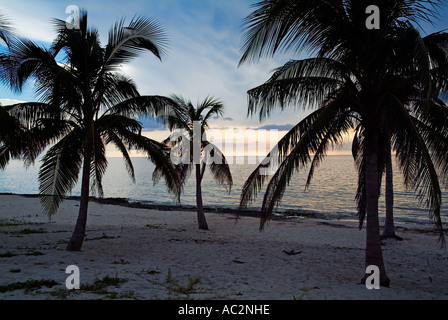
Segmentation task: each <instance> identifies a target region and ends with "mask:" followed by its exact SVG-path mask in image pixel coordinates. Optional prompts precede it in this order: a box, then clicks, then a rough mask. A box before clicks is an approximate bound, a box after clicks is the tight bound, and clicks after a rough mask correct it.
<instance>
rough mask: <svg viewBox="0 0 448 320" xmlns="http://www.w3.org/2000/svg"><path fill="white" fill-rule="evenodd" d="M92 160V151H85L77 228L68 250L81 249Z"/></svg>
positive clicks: (84, 230)
mask: <svg viewBox="0 0 448 320" xmlns="http://www.w3.org/2000/svg"><path fill="white" fill-rule="evenodd" d="M90 160H91V152H90V150H87V151H85V152H84V164H83V169H82V183H81V200H80V204H79V213H78V220H77V221H76V226H75V230H74V231H73V234H72V237H71V239H70V241H69V243H68V245H67V250H68V251H81V247H82V244H83V242H84V237H85V234H86V226H87V210H88V207H89V194H90Z"/></svg>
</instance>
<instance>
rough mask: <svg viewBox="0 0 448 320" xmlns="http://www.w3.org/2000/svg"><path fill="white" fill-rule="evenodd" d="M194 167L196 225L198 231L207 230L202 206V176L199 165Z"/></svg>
mask: <svg viewBox="0 0 448 320" xmlns="http://www.w3.org/2000/svg"><path fill="white" fill-rule="evenodd" d="M195 166H196V204H197V207H198V224H199V229H201V230H208V225H207V220H206V219H205V214H204V206H203V204H202V187H201V183H202V175H201V165H200V164H195Z"/></svg>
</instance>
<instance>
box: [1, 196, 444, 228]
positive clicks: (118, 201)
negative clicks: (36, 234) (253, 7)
mask: <svg viewBox="0 0 448 320" xmlns="http://www.w3.org/2000/svg"><path fill="white" fill-rule="evenodd" d="M0 196H19V197H24V198H39V195H38V194H15V193H2V192H0ZM64 199H65V200H73V201H79V200H80V197H79V196H66V197H65V198H64ZM89 201H91V202H94V203H98V204H101V205H113V206H121V207H126V208H130V209H144V210H155V211H165V212H174V211H177V212H179V211H180V212H196V207H195V206H192V205H166V204H156V203H151V202H150V201H148V202H146V201H129V199H127V198H98V197H93V196H91V197H89ZM204 211H205V212H206V213H212V214H218V215H220V214H226V215H231V216H234V217H251V218H258V219H259V218H260V212H259V211H257V210H250V209H244V210H241V209H238V208H225V207H208V206H205V207H204ZM0 218H1V217H0ZM292 218H305V219H312V220H326V221H344V220H345V219H343V218H342V219H338V218H335V217H329V216H328V215H325V214H324V213H316V212H310V213H300V212H274V214H273V215H271V216H270V217H269V219H268V220H272V221H288V220H291V219H292ZM353 218H354V219H348V220H346V221H350V220H351V221H354V220H355V219H356V217H353ZM320 224H328V223H327V222H320ZM400 224H402V225H400ZM332 225H334V224H332ZM431 225H432V224H431V222H418V221H412V222H411V221H406V222H402V223H400V222H398V221H397V222H396V225H395V228H396V229H397V230H398V231H399V230H403V231H415V232H419V233H430V234H438V233H439V231H438V230H435V229H433V228H428V227H429V226H431ZM421 227H425V228H421ZM445 234H446V235H448V228H445Z"/></svg>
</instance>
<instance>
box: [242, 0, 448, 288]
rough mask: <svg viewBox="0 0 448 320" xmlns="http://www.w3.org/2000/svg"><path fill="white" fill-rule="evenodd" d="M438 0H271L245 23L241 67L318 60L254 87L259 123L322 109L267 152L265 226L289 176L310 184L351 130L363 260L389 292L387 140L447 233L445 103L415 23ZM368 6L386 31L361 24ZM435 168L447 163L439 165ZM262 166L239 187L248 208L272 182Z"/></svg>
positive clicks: (253, 105)
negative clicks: (383, 220) (382, 207)
mask: <svg viewBox="0 0 448 320" xmlns="http://www.w3.org/2000/svg"><path fill="white" fill-rule="evenodd" d="M434 3H435V2H434ZM434 3H433V2H432V1H431V2H430V1H428V2H426V1H410V0H409V1H406V0H403V1H373V2H372V1H360V0H356V1H331V2H329V1H307V0H294V1H292V0H266V1H262V2H259V3H257V4H256V5H255V7H256V8H257V9H256V10H254V12H253V13H252V14H251V15H250V16H248V18H247V19H246V21H245V23H246V26H247V30H246V33H245V38H244V43H243V55H242V59H241V63H245V62H249V61H253V60H257V59H259V58H261V57H264V56H271V55H273V54H275V53H277V52H279V51H282V50H290V51H292V52H295V53H300V52H301V51H302V50H304V49H307V50H308V51H309V52H311V53H317V57H316V58H310V59H303V60H294V61H290V62H289V63H287V64H286V65H285V66H283V67H281V68H279V69H278V70H277V71H276V72H275V73H274V75H273V76H272V77H271V79H270V80H269V81H268V82H266V83H265V84H264V85H261V86H259V87H257V88H254V89H252V90H251V91H249V115H253V114H255V113H256V112H258V113H259V115H260V118H261V119H263V118H266V117H268V116H269V115H270V113H271V112H272V110H275V109H280V110H283V109H284V108H286V107H288V106H294V107H302V108H305V107H307V106H309V107H314V108H317V110H316V111H314V112H312V113H311V115H309V116H308V117H306V118H305V119H304V120H302V121H301V122H299V124H298V125H297V126H296V127H294V128H293V129H292V130H291V131H290V132H289V133H288V134H287V135H286V136H285V137H284V138H283V139H282V140H280V141H279V144H278V148H277V149H276V150H278V151H277V152H275V154H270V155H268V156H269V157H271V156H274V159H277V161H278V164H279V167H278V170H277V171H276V172H275V174H274V175H273V176H272V178H271V179H270V180H269V183H268V185H267V188H266V192H265V195H264V201H263V205H262V221H261V227H262V226H263V225H264V222H265V221H266V219H267V217H268V216H269V215H270V214H271V213H272V211H273V209H274V207H275V205H276V204H277V203H278V202H279V201H280V200H281V197H282V195H283V193H284V191H285V188H286V186H287V185H288V183H289V181H290V179H291V178H292V175H293V173H294V172H295V171H297V170H302V169H304V168H305V167H306V166H307V165H309V166H310V169H309V175H308V180H307V185H308V184H309V183H310V181H311V178H312V176H313V172H314V169H315V167H316V166H317V165H318V164H319V162H320V161H321V160H322V159H323V157H324V156H325V153H326V151H327V150H328V148H329V147H330V146H331V145H334V144H338V143H341V142H342V140H343V136H344V134H346V133H348V132H349V131H351V130H355V131H356V135H355V140H354V147H355V148H356V152H355V154H356V155H357V168H358V175H359V179H358V181H359V183H358V191H357V200H358V207H359V219H360V227H362V225H363V221H364V219H365V218H366V217H367V239H366V256H365V264H366V266H369V265H375V266H378V267H379V269H380V281H381V285H383V286H388V285H389V282H390V280H389V278H388V276H387V274H386V270H385V267H384V261H383V257H382V250H381V240H380V232H379V231H380V230H379V219H378V198H379V190H380V183H381V177H382V175H383V172H384V169H385V163H386V162H385V159H386V156H387V154H388V153H390V150H391V141H392V143H393V148H394V150H396V152H397V158H398V160H399V164H400V168H401V169H402V172H403V174H404V176H405V182H406V184H407V185H408V186H409V187H413V188H414V189H416V191H417V192H418V194H419V196H420V199H421V200H422V201H424V202H425V203H426V204H427V206H428V209H429V210H430V216H431V217H432V218H433V219H434V221H435V222H436V224H437V226H438V227H439V229H440V230H441V235H442V234H443V231H442V222H441V219H440V205H441V190H440V185H439V181H438V176H437V173H436V168H435V164H434V162H433V158H432V156H433V155H434V154H436V155H437V156H440V158H437V159H439V160H440V159H442V158H446V156H443V154H442V153H443V152H442V150H443V149H444V150H445V151H446V150H447V149H446V147H447V143H446V141H447V138H446V137H447V135H446V134H445V132H446V130H444V131H441V132H440V133H439V134H438V137H439V138H440V139H439V140H440V141H439V143H438V144H437V143H436V141H435V140H434V137H435V135H432V136H431V134H435V133H436V130H435V127H436V125H435V123H433V122H431V121H432V120H433V119H432V118H433V116H435V114H439V116H440V115H446V114H447V113H446V105H445V104H444V103H443V102H442V101H440V100H439V97H438V95H437V92H435V91H434V88H432V86H431V85H432V83H433V81H431V72H430V63H429V61H430V59H429V58H428V55H427V50H426V47H425V46H424V45H422V42H421V41H420V39H421V37H420V35H419V33H418V32H417V30H416V29H415V28H414V27H413V25H412V24H411V22H419V21H421V20H428V19H430V17H432V15H433V11H432V10H431V9H430V8H427V7H426V6H424V5H425V4H430V5H433V4H434ZM371 4H375V5H377V6H378V7H379V8H380V11H381V28H380V30H368V29H367V28H366V26H365V20H366V14H365V10H366V8H367V6H369V5H371ZM400 46H405V47H406V49H407V50H404V49H400ZM405 53H407V54H405ZM440 122H442V121H440V120H439V123H440ZM437 127H438V128H442V127H441V126H439V125H437ZM430 149H431V150H430ZM439 160H438V161H439ZM438 163H439V164H442V166H443V161H440V162H438ZM445 165H446V164H445ZM263 166H265V165H264V164H263V165H261V166H259V167H258V168H257V169H256V170H255V171H254V172H253V173H252V175H251V176H250V177H249V179H248V180H247V182H246V184H245V186H244V188H243V193H242V196H241V205H242V206H243V207H244V206H245V205H246V204H247V203H248V202H250V201H252V200H253V199H254V197H255V195H256V194H257V193H258V192H259V191H260V190H261V186H262V184H263V183H264V182H265V181H267V180H268V178H267V177H266V176H264V175H263V174H262V173H263V170H262V169H263ZM365 278H366V277H364V278H363V281H365Z"/></svg>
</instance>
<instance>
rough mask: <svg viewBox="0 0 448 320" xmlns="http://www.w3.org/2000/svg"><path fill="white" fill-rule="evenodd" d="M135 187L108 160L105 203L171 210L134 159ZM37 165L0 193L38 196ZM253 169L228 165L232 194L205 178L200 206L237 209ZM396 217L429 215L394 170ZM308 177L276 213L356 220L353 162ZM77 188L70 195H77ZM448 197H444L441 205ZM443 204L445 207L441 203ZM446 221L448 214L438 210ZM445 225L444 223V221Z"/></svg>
mask: <svg viewBox="0 0 448 320" xmlns="http://www.w3.org/2000/svg"><path fill="white" fill-rule="evenodd" d="M133 163H134V167H135V174H136V182H135V183H133V182H132V180H131V178H130V177H129V175H128V174H127V171H126V168H125V165H124V162H123V160H122V159H120V158H110V159H109V168H108V170H107V172H106V175H105V176H104V179H103V187H104V195H105V197H108V198H128V199H129V200H131V201H142V202H143V201H148V202H153V203H155V204H169V205H173V204H175V201H174V198H173V196H172V195H170V194H169V193H168V192H167V189H166V188H165V185H164V184H163V182H161V183H159V184H157V185H154V184H153V182H152V172H153V168H154V167H153V165H152V164H151V163H150V162H149V161H148V160H146V159H144V158H134V159H133ZM38 165H39V164H38V163H37V164H36V166H34V167H30V168H28V169H25V168H24V166H23V163H22V162H20V161H11V163H10V164H9V166H8V167H7V168H6V170H5V171H3V172H2V171H0V192H1V193H17V194H36V193H38V190H39V188H38V183H37V177H38ZM254 168H255V165H248V164H243V165H242V164H232V165H231V171H232V175H233V180H234V186H233V188H232V191H231V193H230V194H229V193H227V192H226V190H225V189H224V188H223V187H219V186H217V185H216V184H215V183H214V181H213V180H212V178H211V176H210V175H209V174H205V176H204V181H203V183H202V190H203V200H204V205H205V206H208V207H225V208H237V207H238V204H239V199H240V193H241V188H242V186H243V184H244V182H245V179H246V178H247V177H248V176H249V175H250V173H251V172H252V170H253V169H254ZM394 172H395V175H394V183H395V185H394V188H395V217H396V219H397V221H400V220H401V221H403V220H412V221H419V222H429V219H428V211H427V210H426V209H425V208H424V207H423V206H422V205H420V204H419V202H418V201H417V200H416V199H415V196H414V194H413V193H412V192H407V191H406V190H405V189H404V187H403V184H402V177H401V175H400V174H399V173H398V169H397V168H395V170H394ZM307 174H308V172H307V171H303V172H299V173H296V174H295V175H294V176H293V178H292V180H291V183H290V186H289V187H288V188H287V189H286V191H285V194H284V197H283V200H282V202H281V204H280V206H279V207H278V209H277V210H278V211H292V212H300V213H323V214H325V215H326V216H328V217H329V218H339V217H344V218H345V217H347V218H353V219H356V204H355V201H354V198H355V192H356V184H357V178H356V171H355V167H354V163H353V159H352V157H351V156H328V157H327V158H325V159H324V161H323V162H322V163H321V165H320V166H319V167H318V168H317V169H316V171H315V173H314V178H313V181H312V184H311V186H310V188H309V189H308V190H305V183H306V178H307ZM79 192H80V186H79V185H78V186H76V188H75V189H74V190H73V191H72V194H71V195H74V196H76V195H79ZM195 195H196V190H195V176H194V174H192V176H191V177H190V179H189V180H188V182H187V185H186V186H185V191H184V194H183V195H182V198H181V202H182V204H183V205H192V206H194V205H195V203H196V202H195V201H196V200H195ZM445 198H446V193H445V194H444V199H445ZM262 200H263V193H261V194H260V195H259V196H258V198H257V201H256V202H255V203H254V204H253V205H252V206H251V208H252V209H259V208H260V205H261V202H262ZM444 203H446V202H444ZM442 209H443V210H442V213H443V215H444V216H445V217H448V209H447V208H446V207H445V208H442ZM380 212H381V214H382V215H383V214H384V192H383V194H382V196H381V199H380ZM444 220H445V221H446V220H447V219H446V218H445V219H444Z"/></svg>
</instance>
